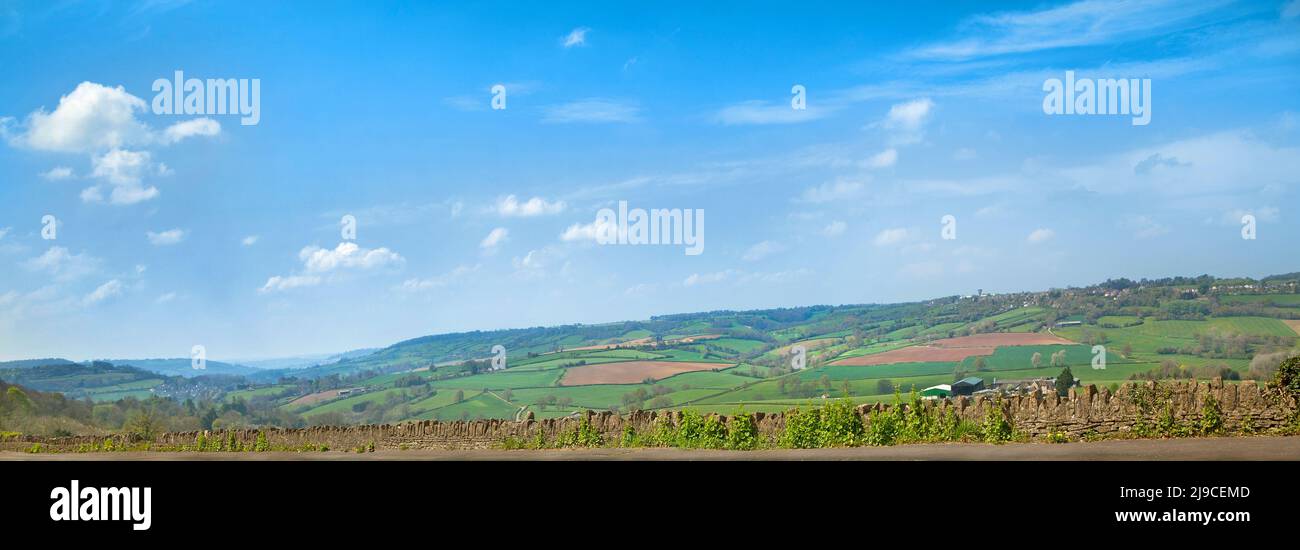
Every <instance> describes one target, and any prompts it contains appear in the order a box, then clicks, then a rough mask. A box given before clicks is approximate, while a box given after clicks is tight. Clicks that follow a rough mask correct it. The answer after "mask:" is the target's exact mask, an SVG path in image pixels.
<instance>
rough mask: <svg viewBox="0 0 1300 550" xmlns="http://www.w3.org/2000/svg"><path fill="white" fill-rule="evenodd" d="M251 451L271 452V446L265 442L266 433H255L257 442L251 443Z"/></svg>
mask: <svg viewBox="0 0 1300 550" xmlns="http://www.w3.org/2000/svg"><path fill="white" fill-rule="evenodd" d="M253 450H254V451H256V452H259V453H264V452H267V451H269V450H271V444H270V443H268V442H267V441H266V432H262V431H259V432H257V441H256V442H254V443H253Z"/></svg>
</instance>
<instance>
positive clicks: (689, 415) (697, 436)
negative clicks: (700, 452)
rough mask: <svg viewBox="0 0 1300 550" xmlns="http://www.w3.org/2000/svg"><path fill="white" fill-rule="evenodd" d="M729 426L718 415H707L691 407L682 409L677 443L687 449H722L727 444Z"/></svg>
mask: <svg viewBox="0 0 1300 550" xmlns="http://www.w3.org/2000/svg"><path fill="white" fill-rule="evenodd" d="M726 440H727V428H726V426H723V425H722V420H720V419H719V418H718V416H717V415H709V416H707V417H705V416H703V415H701V414H700V413H699V412H696V411H694V410H691V409H686V410H684V411H682V421H681V424H680V425H678V426H677V438H676V444H677V446H678V447H683V448H687V449H721V448H723V447H724V446H725V445H726Z"/></svg>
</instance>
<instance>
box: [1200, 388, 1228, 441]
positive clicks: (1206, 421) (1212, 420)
mask: <svg viewBox="0 0 1300 550" xmlns="http://www.w3.org/2000/svg"><path fill="white" fill-rule="evenodd" d="M1196 428H1197V430H1198V431H1199V432H1200V433H1201V434H1202V435H1214V434H1218V433H1220V432H1222V431H1223V411H1222V410H1220V408H1219V401H1218V400H1217V399H1215V398H1214V397H1213V396H1209V397H1206V398H1205V405H1203V406H1201V419H1200V421H1199V422H1198V423H1197V426H1196Z"/></svg>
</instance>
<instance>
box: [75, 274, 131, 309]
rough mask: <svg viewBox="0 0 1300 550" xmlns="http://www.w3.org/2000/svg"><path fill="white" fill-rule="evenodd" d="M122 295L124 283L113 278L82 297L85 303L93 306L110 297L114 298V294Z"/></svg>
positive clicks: (82, 301)
mask: <svg viewBox="0 0 1300 550" xmlns="http://www.w3.org/2000/svg"><path fill="white" fill-rule="evenodd" d="M121 295H122V283H121V282H120V281H118V280H117V279H113V280H111V281H109V282H107V283H104V284H102V285H99V287H98V288H96V289H95V290H93V291H91V293H90V294H87V295H86V296H85V297H84V298H82V300H81V303H82V304H83V305H87V306H92V305H95V304H98V303H100V302H102V301H104V300H107V299H109V298H112V297H114V296H121Z"/></svg>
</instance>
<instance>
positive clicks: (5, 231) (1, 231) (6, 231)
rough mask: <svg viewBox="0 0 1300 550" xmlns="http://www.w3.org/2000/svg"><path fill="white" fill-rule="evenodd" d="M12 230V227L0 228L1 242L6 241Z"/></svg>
mask: <svg viewBox="0 0 1300 550" xmlns="http://www.w3.org/2000/svg"><path fill="white" fill-rule="evenodd" d="M12 230H13V228H12V227H0V240H4V238H5V235H8V234H9V232H10V231H12Z"/></svg>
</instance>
